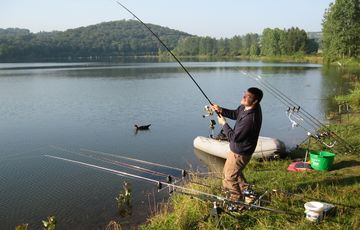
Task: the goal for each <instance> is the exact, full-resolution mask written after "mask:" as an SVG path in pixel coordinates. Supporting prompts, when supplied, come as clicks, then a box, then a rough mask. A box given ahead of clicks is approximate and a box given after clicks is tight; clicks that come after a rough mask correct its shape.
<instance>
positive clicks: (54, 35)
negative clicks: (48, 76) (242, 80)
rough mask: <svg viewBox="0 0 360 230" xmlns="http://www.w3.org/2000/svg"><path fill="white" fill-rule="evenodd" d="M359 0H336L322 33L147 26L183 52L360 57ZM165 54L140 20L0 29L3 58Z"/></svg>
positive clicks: (325, 15)
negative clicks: (227, 33) (199, 31)
mask: <svg viewBox="0 0 360 230" xmlns="http://www.w3.org/2000/svg"><path fill="white" fill-rule="evenodd" d="M359 2H360V1H359V0H336V1H335V3H331V4H330V5H329V8H328V9H326V10H325V13H324V18H323V23H322V26H323V27H322V31H312V32H306V31H304V30H303V29H300V28H298V27H291V28H287V29H286V28H283V29H279V28H265V29H264V30H263V32H262V34H256V33H248V34H245V35H237V36H234V37H232V38H220V39H216V38H212V37H201V36H195V35H191V34H188V33H186V32H182V31H178V30H173V29H170V28H167V27H162V26H159V25H153V24H147V25H148V26H149V27H150V28H151V30H153V31H154V33H156V34H157V36H159V38H160V39H161V40H162V41H163V42H164V43H165V44H166V45H167V46H168V48H169V49H170V50H172V51H173V52H174V53H175V54H176V55H179V56H210V57H211V56H215V57H256V56H270V57H273V56H294V55H311V54H318V53H320V54H321V55H322V56H323V57H324V60H328V61H334V60H338V59H343V58H352V57H355V58H357V57H359V55H360V38H359V34H360V3H359ZM163 54H167V52H166V50H165V48H164V47H163V46H162V45H161V44H160V43H159V42H158V41H157V40H156V38H155V37H154V36H153V35H152V34H151V33H150V32H149V31H148V30H147V29H146V28H145V27H144V26H143V25H142V24H141V23H140V22H138V21H136V20H119V21H112V22H103V23H99V24H96V25H91V26H87V27H80V28H76V29H69V30H66V31H52V32H39V33H32V32H30V31H29V30H28V29H19V28H7V29H0V61H1V62H7V61H33V60H48V59H71V60H72V59H76V58H92V57H101V58H103V57H105V58H106V57H127V56H159V55H163Z"/></svg>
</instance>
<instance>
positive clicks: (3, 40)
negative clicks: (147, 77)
mask: <svg viewBox="0 0 360 230" xmlns="http://www.w3.org/2000/svg"><path fill="white" fill-rule="evenodd" d="M147 25H148V26H149V27H150V28H151V29H152V30H153V31H154V32H155V33H156V34H157V35H158V36H159V37H160V38H161V40H163V41H164V42H165V44H166V45H167V46H168V47H169V48H170V49H173V48H175V46H176V45H177V43H178V41H179V40H180V39H183V38H185V37H190V36H192V35H190V34H187V33H184V32H181V31H177V30H173V29H169V28H167V27H161V26H158V25H153V24H147ZM163 50H164V48H163V47H162V46H161V44H159V42H158V41H157V40H156V39H155V38H154V36H153V35H152V34H151V33H149V31H147V30H146V28H144V26H143V25H141V24H140V22H138V21H135V20H120V21H112V22H103V23H100V24H96V25H91V26H87V27H80V28H76V29H69V30H66V31H64V32H60V31H53V32H39V33H31V32H30V31H29V30H27V29H18V28H8V29H0V61H13V60H15V61H18V60H27V59H46V58H70V57H71V58H76V57H91V56H92V57H94V56H97V57H98V56H100V57H103V56H106V57H108V56H130V55H131V56H143V55H158V54H159V52H162V51H163Z"/></svg>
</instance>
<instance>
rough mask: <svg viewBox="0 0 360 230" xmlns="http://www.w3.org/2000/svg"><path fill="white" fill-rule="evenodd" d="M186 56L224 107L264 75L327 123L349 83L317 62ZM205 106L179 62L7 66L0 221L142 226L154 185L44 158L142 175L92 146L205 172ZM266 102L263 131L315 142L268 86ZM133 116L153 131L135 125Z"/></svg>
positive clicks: (0, 124) (2, 91)
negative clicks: (123, 205)
mask: <svg viewBox="0 0 360 230" xmlns="http://www.w3.org/2000/svg"><path fill="white" fill-rule="evenodd" d="M183 64H184V65H185V66H186V67H187V68H188V69H189V71H190V73H191V74H192V75H193V77H194V79H195V80H196V81H197V82H198V84H199V85H200V86H201V88H202V89H203V91H204V92H205V93H206V95H207V96H208V97H209V98H210V100H211V101H212V102H214V103H217V104H219V105H221V106H223V107H227V108H236V107H237V106H238V105H239V102H240V99H241V97H242V94H243V92H244V91H245V90H246V89H247V88H249V87H252V86H256V87H260V88H261V86H259V85H258V82H257V81H255V80H254V79H253V78H251V77H249V76H246V75H244V74H243V73H242V71H246V73H249V74H255V75H260V76H262V78H263V79H264V80H266V82H269V83H271V85H273V86H275V87H276V88H277V89H278V90H280V91H281V92H283V93H284V94H285V95H286V96H288V97H289V98H291V99H292V100H294V101H295V102H296V103H297V104H299V105H301V106H302V108H305V109H306V111H308V112H309V113H311V114H312V115H313V116H315V117H316V118H317V119H319V120H321V121H323V122H326V121H325V115H326V113H327V112H328V111H329V110H330V109H331V108H330V106H331V101H329V98H331V96H332V95H334V94H336V93H338V92H339V91H341V90H342V87H343V86H344V84H346V83H345V81H344V80H343V79H342V78H340V77H338V76H339V74H338V73H337V72H336V70H331V69H330V70H329V69H325V68H324V67H322V66H321V65H315V64H289V63H283V64H279V63H264V62H247V61H222V62H190V61H189V62H184V63H183ZM207 104H208V102H207V100H206V99H205V97H204V96H203V95H202V94H201V93H200V91H199V90H198V88H197V87H196V86H195V84H194V83H193V82H192V81H191V79H190V78H189V76H188V75H187V74H186V73H185V72H184V71H183V70H182V69H181V68H180V67H179V65H178V64H177V63H173V62H165V63H161V62H141V61H139V62H124V63H115V62H112V63H101V62H99V63H95V62H83V63H2V64H0V189H1V197H0V224H1V227H0V228H1V229H14V227H15V226H16V225H18V224H21V223H29V229H40V228H41V220H45V219H46V217H47V216H50V215H55V216H56V218H57V220H58V224H57V227H58V228H57V229H97V228H100V229H103V228H105V226H106V225H107V223H109V221H111V220H117V221H120V222H122V223H123V224H124V225H125V226H132V225H137V224H139V223H141V222H143V221H144V220H145V218H146V216H147V215H149V213H150V212H151V210H154V208H155V207H154V205H153V200H157V201H158V200H161V199H162V198H163V197H164V195H161V194H158V193H157V192H156V186H154V185H153V184H151V183H146V182H143V181H139V180H131V179H129V178H126V179H124V178H122V177H119V176H116V175H112V174H109V173H106V172H103V171H100V170H95V169H92V168H88V167H83V166H81V165H78V164H73V163H71V162H65V161H61V160H56V159H52V158H48V157H45V156H44V155H46V154H48V155H54V156H60V157H65V158H69V159H75V160H80V161H84V162H85V161H86V162H88V163H92V164H97V165H106V167H112V168H116V169H118V170H122V171H129V170H130V171H131V172H133V171H134V170H132V169H129V168H128V167H124V165H122V166H121V167H120V166H119V167H117V166H116V167H115V166H114V165H111V166H110V165H109V164H107V163H106V162H104V161H100V160H99V158H100V157H99V156H100V155H96V154H93V155H92V156H93V157H92V158H91V157H86V156H84V155H81V154H84V153H87V154H90V152H89V151H85V150H84V149H88V150H92V151H99V152H105V153H111V154H115V155H123V156H127V157H131V158H136V159H141V160H145V161H151V162H156V163H159V164H163V165H169V166H173V167H178V168H184V169H189V168H192V169H198V170H206V167H205V166H204V165H203V163H202V162H200V161H199V159H198V158H197V157H196V154H194V149H193V147H192V141H193V139H194V138H195V137H196V136H199V135H202V136H207V135H209V128H208V126H209V123H210V120H209V118H203V117H202V115H203V114H205V112H204V106H205V105H207ZM261 104H262V109H263V126H262V130H261V135H262V136H269V137H275V138H279V139H280V140H282V141H283V142H284V143H285V144H286V146H287V148H289V149H290V148H293V147H295V146H296V145H297V144H298V143H300V142H302V141H303V140H304V139H305V138H306V136H307V135H306V130H304V129H301V128H292V127H291V123H290V121H289V119H288V117H287V114H286V109H287V107H286V106H285V105H283V104H282V103H281V102H280V101H279V100H278V99H277V98H275V97H274V96H272V95H271V93H268V92H267V91H265V90H264V98H263V101H262V103H261ZM213 119H215V120H216V118H215V117H214V118H213ZM134 124H140V125H142V124H151V127H150V130H149V131H144V132H138V133H135V132H134ZM232 124H233V123H232ZM218 131H219V127H216V131H215V132H218ZM101 156H102V157H104V155H101ZM96 157H98V159H95V158H96ZM118 161H121V162H122V160H119V159H118ZM128 164H130V163H128ZM131 164H134V165H135V164H136V163H134V162H132V163H131ZM142 167H147V168H151V169H153V170H156V171H162V172H163V173H168V174H170V173H173V172H170V171H169V170H168V169H162V168H159V167H155V166H149V165H147V166H142ZM134 173H138V174H139V172H135V171H134ZM174 173H175V172H174ZM141 175H145V174H144V173H143V172H142V173H141ZM146 176H147V177H150V178H154V177H153V176H152V175H146ZM155 178H156V177H155ZM124 180H127V181H130V183H131V184H132V190H133V196H134V198H133V217H131V218H130V217H125V218H120V217H119V215H118V213H117V205H116V200H115V197H117V196H118V194H119V191H121V190H122V186H123V181H124ZM165 193H166V192H165ZM165 197H166V196H165ZM149 203H150V204H151V205H150V207H149Z"/></svg>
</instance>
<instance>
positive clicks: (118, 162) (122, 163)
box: [50, 145, 186, 181]
mask: <svg viewBox="0 0 360 230" xmlns="http://www.w3.org/2000/svg"><path fill="white" fill-rule="evenodd" d="M50 147H51V148H54V149H57V150H61V151H64V152H67V153H72V154H76V155H80V156H85V157H88V158H91V159H94V160H97V161H102V162H105V163H109V164H113V165H117V166H122V167H126V168H131V169H134V170H137V171H139V172H144V173H147V174H152V175H154V176H164V177H167V179H168V180H169V181H171V180H172V178H175V179H180V178H179V177H177V176H174V175H169V174H165V173H162V172H159V171H155V170H151V169H148V168H143V167H140V166H137V165H132V164H128V163H125V162H120V161H116V160H112V159H109V158H104V157H102V158H100V156H96V157H95V156H92V155H88V154H86V153H79V152H74V151H70V150H67V149H65V148H62V147H58V146H53V145H52V146H50ZM86 151H88V152H89V151H91V150H86ZM93 153H95V154H98V155H99V153H101V152H96V151H94V152H93ZM104 154H106V153H104ZM107 155H110V156H113V157H117V155H113V154H107ZM120 158H121V157H120ZM126 159H127V160H129V159H130V158H126ZM131 160H133V161H134V160H137V159H132V158H131ZM138 161H141V160H138ZM141 162H142V163H144V162H143V161H141ZM148 163H152V162H148ZM153 164H156V163H153ZM169 167H170V166H169ZM171 168H172V167H171ZM185 175H186V173H182V176H183V177H184V176H185Z"/></svg>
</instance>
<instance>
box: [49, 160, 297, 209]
mask: <svg viewBox="0 0 360 230" xmlns="http://www.w3.org/2000/svg"><path fill="white" fill-rule="evenodd" d="M44 156H45V157H48V158H53V159H57V160H62V161H66V162H70V163H74V164H79V165H83V166H86V167H89V168H94V169H97V170H101V171H104V172H108V173H111V174H113V175H117V176H122V177H127V178H132V179H138V180H142V181H146V182H149V183H154V184H156V185H157V188H158V189H159V190H160V189H162V188H163V186H166V187H168V188H169V190H170V189H171V192H173V191H176V190H175V189H179V190H180V192H187V193H189V194H193V195H194V196H195V195H202V196H206V197H207V198H208V199H209V200H214V201H222V202H225V203H228V204H236V205H244V206H246V207H248V208H254V209H262V210H266V211H271V212H276V213H280V214H291V213H290V212H287V211H283V210H277V209H272V208H267V207H263V206H259V205H254V204H249V203H245V202H242V201H232V200H229V199H228V198H226V197H223V196H218V195H215V194H211V193H206V192H202V191H199V190H195V189H191V188H186V187H184V186H180V185H176V184H173V183H168V182H162V181H159V180H154V179H151V178H147V177H143V176H139V175H135V174H131V173H127V172H123V171H119V170H115V169H110V168H106V167H102V166H98V165H94V164H89V163H86V162H82V161H76V160H72V159H68V158H63V157H57V156H53V155H48V154H45V155H44Z"/></svg>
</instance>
